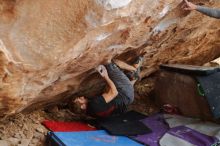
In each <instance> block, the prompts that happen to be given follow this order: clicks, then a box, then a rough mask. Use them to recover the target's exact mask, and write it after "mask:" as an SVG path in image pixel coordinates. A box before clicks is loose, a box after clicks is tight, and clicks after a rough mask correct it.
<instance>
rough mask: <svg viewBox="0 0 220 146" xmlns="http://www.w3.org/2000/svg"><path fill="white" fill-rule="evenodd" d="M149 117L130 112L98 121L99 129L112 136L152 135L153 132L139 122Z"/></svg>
mask: <svg viewBox="0 0 220 146" xmlns="http://www.w3.org/2000/svg"><path fill="white" fill-rule="evenodd" d="M146 117H147V116H146V115H144V114H141V113H139V112H136V111H129V112H127V113H124V114H120V115H117V116H112V117H108V118H105V119H102V120H99V121H97V123H98V127H99V128H101V129H105V130H106V131H108V132H109V133H110V134H112V135H119V136H134V135H139V134H147V133H150V132H151V130H150V129H149V128H148V127H147V126H146V125H144V124H143V123H142V122H140V121H139V120H141V119H144V118H146Z"/></svg>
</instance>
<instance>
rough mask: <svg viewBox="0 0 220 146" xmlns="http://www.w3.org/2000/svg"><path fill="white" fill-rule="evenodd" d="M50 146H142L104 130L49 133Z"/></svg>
mask: <svg viewBox="0 0 220 146" xmlns="http://www.w3.org/2000/svg"><path fill="white" fill-rule="evenodd" d="M47 141H48V142H47V144H48V146H142V145H141V144H139V143H137V142H135V141H133V140H131V139H129V138H127V137H123V136H110V135H108V134H107V133H106V132H105V131H103V130H98V131H84V132H49V133H48V140H47Z"/></svg>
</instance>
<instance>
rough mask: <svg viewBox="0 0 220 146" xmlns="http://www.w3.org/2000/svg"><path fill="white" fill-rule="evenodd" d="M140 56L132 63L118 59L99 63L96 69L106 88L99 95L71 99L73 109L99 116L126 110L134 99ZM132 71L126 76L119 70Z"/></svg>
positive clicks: (140, 61) (77, 111)
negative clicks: (103, 63) (104, 63)
mask: <svg viewBox="0 0 220 146" xmlns="http://www.w3.org/2000/svg"><path fill="white" fill-rule="evenodd" d="M142 60H143V58H142V57H138V59H137V60H136V61H135V63H134V64H133V65H128V64H127V63H125V62H122V61H120V60H114V63H113V62H109V63H108V64H107V65H105V66H104V65H100V66H99V67H98V68H97V69H96V70H97V71H98V73H99V74H100V75H101V76H102V77H103V78H104V80H105V81H106V83H107V86H108V88H107V90H106V91H105V92H104V93H103V94H102V95H99V96H96V97H92V98H86V97H84V96H82V97H77V98H75V99H74V100H73V110H74V112H76V113H86V114H87V115H89V116H92V117H96V118H100V117H106V116H110V115H114V114H120V113H123V112H125V111H126V110H127V106H128V105H129V104H131V103H132V102H133V100H134V88H133V85H134V83H135V81H137V80H138V75H139V72H140V66H141V64H142ZM121 69H123V70H127V71H130V72H133V74H132V75H131V74H130V76H129V77H128V76H126V75H125V74H124V72H123V71H122V70H121Z"/></svg>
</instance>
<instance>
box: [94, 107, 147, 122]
mask: <svg viewBox="0 0 220 146" xmlns="http://www.w3.org/2000/svg"><path fill="white" fill-rule="evenodd" d="M146 117H147V116H146V115H144V114H142V113H139V112H137V111H134V110H132V111H128V112H126V113H122V114H119V115H114V116H110V117H106V118H102V119H98V120H96V123H97V124H103V123H116V124H117V123H123V122H125V121H126V122H132V121H139V120H141V119H145V118H146ZM96 126H99V125H96Z"/></svg>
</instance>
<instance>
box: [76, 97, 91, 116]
mask: <svg viewBox="0 0 220 146" xmlns="http://www.w3.org/2000/svg"><path fill="white" fill-rule="evenodd" d="M73 103H74V104H73V110H74V112H76V113H83V112H85V111H86V109H87V104H88V99H87V98H85V97H84V96H81V97H77V98H76V99H74V100H73Z"/></svg>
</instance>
